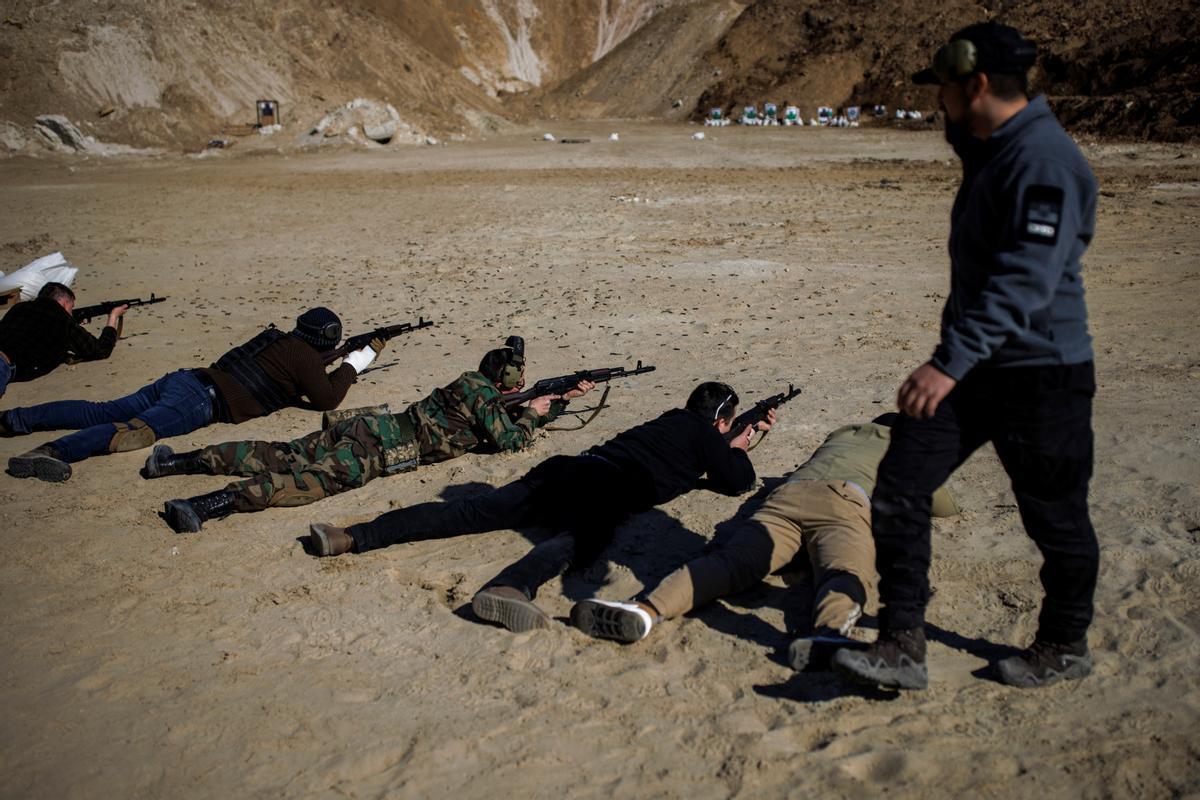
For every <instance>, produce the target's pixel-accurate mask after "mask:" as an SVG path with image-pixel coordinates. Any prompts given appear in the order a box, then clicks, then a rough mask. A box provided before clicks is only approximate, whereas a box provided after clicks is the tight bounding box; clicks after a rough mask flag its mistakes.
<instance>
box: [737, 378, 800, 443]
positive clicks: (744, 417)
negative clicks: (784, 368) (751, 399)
mask: <svg viewBox="0 0 1200 800" xmlns="http://www.w3.org/2000/svg"><path fill="white" fill-rule="evenodd" d="M798 394H800V390H799V389H797V388H796V387H794V386H792V384H790V383H789V384H788V390H787V391H786V392H780V393H779V394H773V395H771V396H770V397H768V398H766V399H764V400H759V401H758V402H757V403H755V404H754V405H753V406H751V407H750V408H748V409H746V410H745V411H743V412H742V413H741V414H738V415H737V417H735V418H734V420H733V424H732V425H730V426H729V433H727V434H725V440H726V441H733V440H734V439H736V438H737V436H738V434H740V433H741V432H742V431H744V430H746V428H748V427H750V426H751V425H757V424H758V423H760V422H763V421H765V420H766V418H767V412H768V411H773V410H774V409H776V408H779V407H780V406H781V405H783V404H784V403H786V402H788V401H789V400H791V399H792V398H793V397H795V396H796V395H798ZM766 435H767V434H765V433H764V434H763V437H764V438H765V437H766ZM761 441H762V439H761V438H760V439H759V440H758V442H755V443H754V444H753V445H751V448H753V447H757V446H758V444H759V442H761Z"/></svg>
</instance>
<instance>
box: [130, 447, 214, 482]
mask: <svg viewBox="0 0 1200 800" xmlns="http://www.w3.org/2000/svg"><path fill="white" fill-rule="evenodd" d="M207 474H208V468H207V467H206V466H204V464H202V463H200V451H199V450H193V451H191V452H190V453H176V452H175V451H173V450H172V449H171V448H170V447H168V446H167V445H165V444H156V445H154V449H153V450H151V451H150V455H149V456H147V457H146V466H144V467H142V477H143V478H146V479H147V480H149V479H150V478H161V477H163V476H164V475H207Z"/></svg>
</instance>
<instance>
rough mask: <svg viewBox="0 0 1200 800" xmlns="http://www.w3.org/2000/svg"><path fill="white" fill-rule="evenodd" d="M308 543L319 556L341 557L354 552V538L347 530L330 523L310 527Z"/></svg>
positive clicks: (316, 523) (320, 523) (317, 523)
mask: <svg viewBox="0 0 1200 800" xmlns="http://www.w3.org/2000/svg"><path fill="white" fill-rule="evenodd" d="M308 541H309V542H310V543H311V544H312V549H313V552H314V553H316V554H317V555H318V556H340V555H342V554H343V553H350V552H353V551H354V537H353V536H351V535H350V533H349V532H348V531H347V530H346V529H345V528H335V527H334V526H332V525H330V524H329V523H328V522H314V523H313V524H311V525H309V526H308Z"/></svg>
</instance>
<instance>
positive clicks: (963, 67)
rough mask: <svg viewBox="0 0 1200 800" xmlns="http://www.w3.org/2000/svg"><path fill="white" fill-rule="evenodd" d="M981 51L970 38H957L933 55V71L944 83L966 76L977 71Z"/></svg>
mask: <svg viewBox="0 0 1200 800" xmlns="http://www.w3.org/2000/svg"><path fill="white" fill-rule="evenodd" d="M978 63H979V53H978V51H977V50H976V49H975V43H974V42H972V41H970V40H968V39H955V40H954V41H952V42H950V43H949V44H944V45H942V46H941V47H939V48H938V51H937V53H935V54H934V56H933V73H934V74H935V75H937V76H938V79H939V80H941V81H942V82H943V83H945V82H947V81H953V80H958V79H959V78H963V77H966V76H967V75H970V74H971V73H972V72H974V71H975V66H976V64H978Z"/></svg>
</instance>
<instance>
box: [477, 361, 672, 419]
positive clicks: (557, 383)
mask: <svg viewBox="0 0 1200 800" xmlns="http://www.w3.org/2000/svg"><path fill="white" fill-rule="evenodd" d="M647 372H654V367H643V366H642V362H641V361H638V362H637V366H636V367H634V368H633V369H626V368H625V367H605V368H603V369H581V370H579V371H578V372H573V373H571V374H570V375H560V376H558V377H557V378H542V379H541V380H540V381H538V382H537V383H535V384H534V385H533V386H530V387H529V388H528V389H526V390H525V391H523V392H514V393H513V394H506V395H502V396H501V398H500V401H501V402H502V403H504V407H505V408H507V409H509V410H510V411H511V410H512V409H513V408H515V407H516V406H519V405H520V404H521V403H524V402H526V401H527V400H532V399H534V398H535V397H545V396H546V395H563V394H566V393H567V392H569V391H571V390H572V389H574V388H575V387H576V386H578V385H579V382H580V381H591V382H592V383H608V382H609V381H612V380H616V379H617V378H628V377H629V376H631V375H644V374H645V373H647ZM611 388H612V387H611V386H605V387H604V393H603V394H602V395H600V402H599V403H597V404H596V407H595V408H594V409H592V415H591V416H590V417H588V418H587V419H586V420H584V421H583V422H582V423H581V424H580V426H579V427H580V428H582V427H584V426H586V425H587V424H588V423H589V422H591V421H592V420H594V419H595V418H596V415H597V414H599V413H600V412H601V411H603V410H604V409H606V408H608V406H606V405H605V404H604V401H605V400H607V399H608V391H609V389H611ZM578 429H579V428H570V429H567V428H547V430H578Z"/></svg>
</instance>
